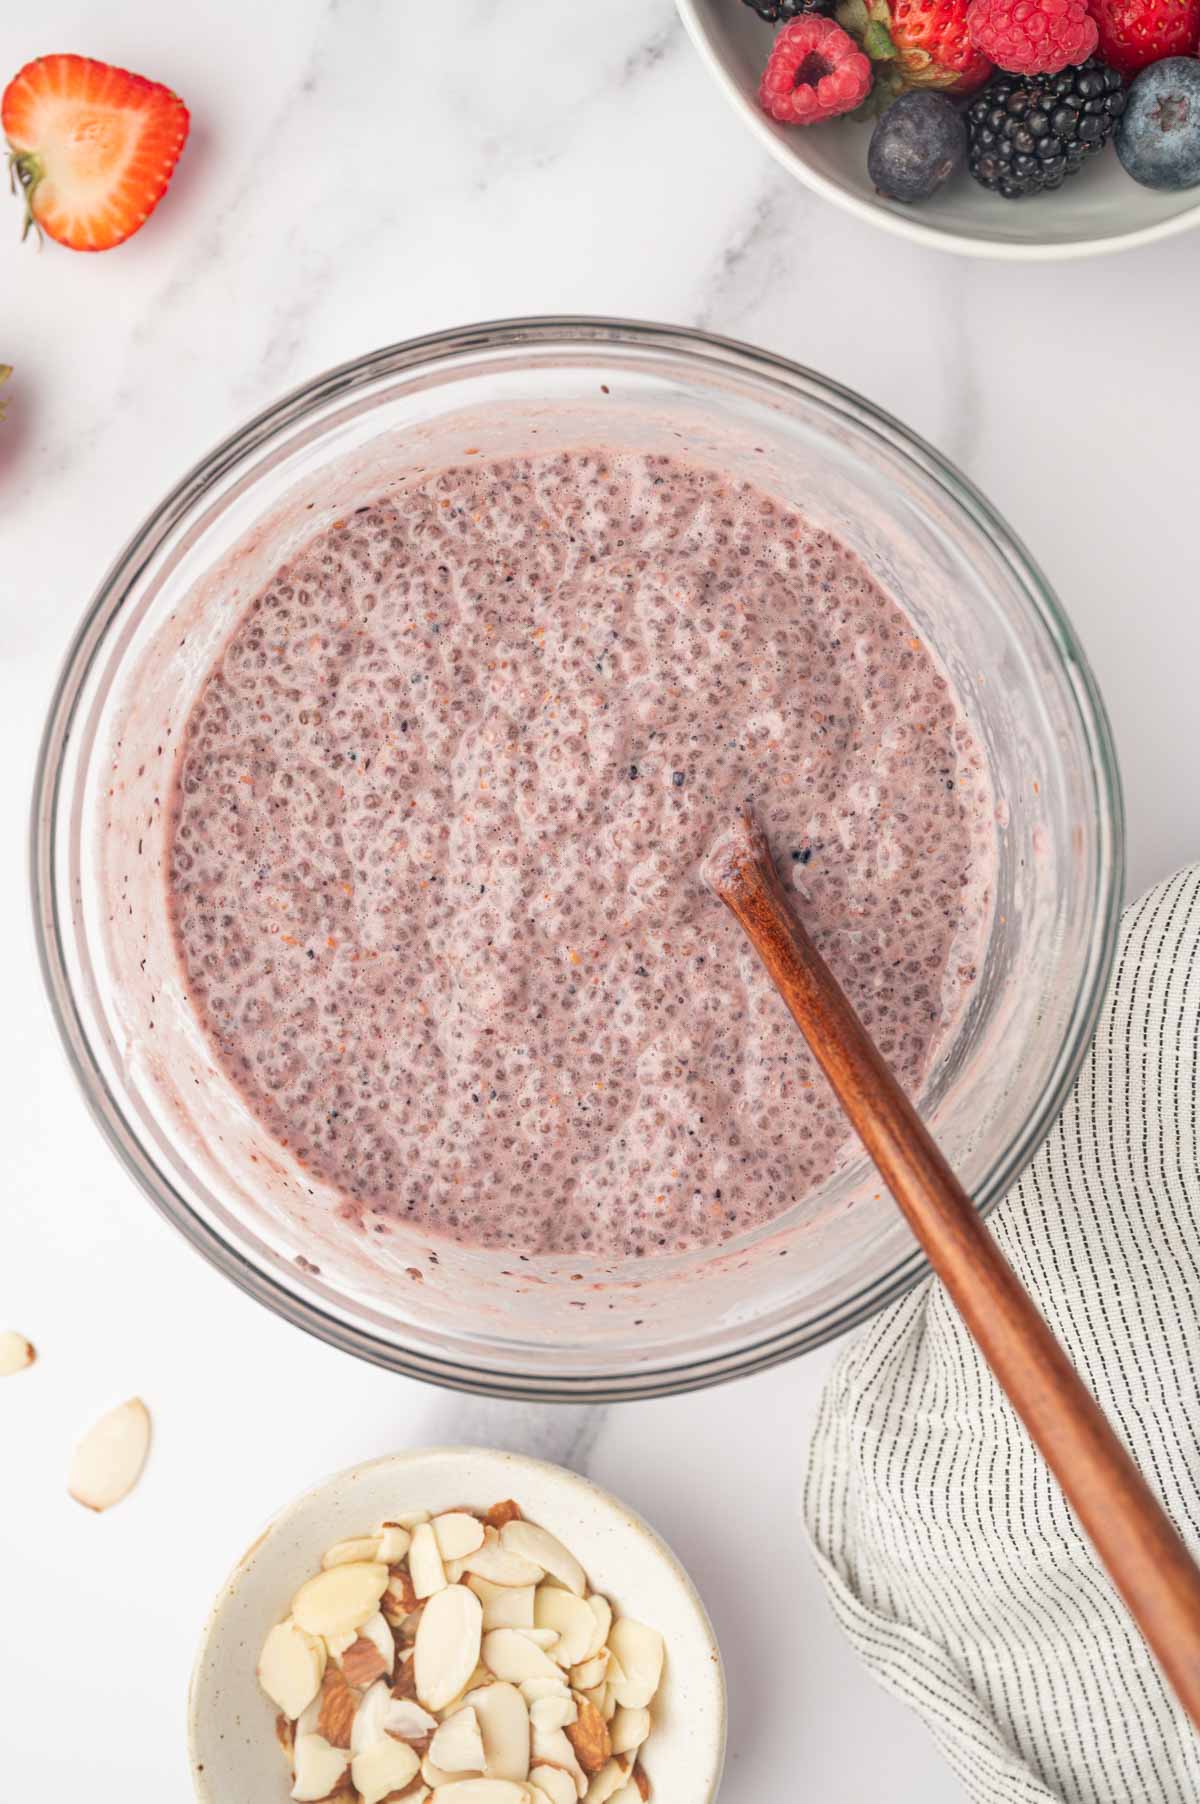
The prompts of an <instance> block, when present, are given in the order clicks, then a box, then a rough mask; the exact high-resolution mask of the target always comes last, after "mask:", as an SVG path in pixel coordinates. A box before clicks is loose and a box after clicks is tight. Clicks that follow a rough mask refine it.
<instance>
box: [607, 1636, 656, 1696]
mask: <svg viewBox="0 0 1200 1804" xmlns="http://www.w3.org/2000/svg"><path fill="white" fill-rule="evenodd" d="M608 1646H609V1650H610V1652H611V1653H612V1656H613V1659H614V1660H615V1661H616V1662H617V1664H618V1666H619V1667H620V1668H621V1672H620V1674H619V1675H618V1674H611V1675H610V1678H611V1681H612V1687H613V1695H614V1696H615V1698H616V1701H617V1703H618V1704H624V1705H625V1706H626V1707H627V1708H628V1709H630V1710H642V1709H644V1708H645V1706H646V1705H647V1704H648V1703H649V1702H650V1700H651V1698H652V1697H653V1696H654V1694H655V1692H656V1691H657V1690H658V1686H659V1681H660V1680H661V1678H662V1668H663V1638H662V1636H661V1635H660V1634H659V1632H658V1630H657V1629H648V1628H647V1627H646V1625H645V1623H644V1622H635V1621H634V1619H633V1617H632V1616H619V1617H618V1618H617V1620H616V1622H614V1623H613V1626H612V1629H611V1630H610V1631H609V1637H608Z"/></svg>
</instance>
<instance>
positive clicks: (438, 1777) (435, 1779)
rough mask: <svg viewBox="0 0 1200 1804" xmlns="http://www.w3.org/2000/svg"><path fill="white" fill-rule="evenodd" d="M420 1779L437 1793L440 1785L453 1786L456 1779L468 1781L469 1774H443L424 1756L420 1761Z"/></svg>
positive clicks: (438, 1767)
mask: <svg viewBox="0 0 1200 1804" xmlns="http://www.w3.org/2000/svg"><path fill="white" fill-rule="evenodd" d="M421 1777H422V1779H423V1780H424V1781H425V1784H426V1785H432V1787H433V1789H434V1791H437V1789H438V1787H439V1786H440V1785H453V1784H454V1781H455V1780H456V1779H469V1778H470V1777H471V1775H470V1773H444V1772H443V1771H442V1769H441V1767H440V1766H438V1765H437V1764H436V1762H434V1761H432V1760H431V1759H430V1758H429V1755H428V1754H426V1755H425V1756H424V1758H423V1759H422V1761H421Z"/></svg>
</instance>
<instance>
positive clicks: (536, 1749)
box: [530, 1724, 588, 1798]
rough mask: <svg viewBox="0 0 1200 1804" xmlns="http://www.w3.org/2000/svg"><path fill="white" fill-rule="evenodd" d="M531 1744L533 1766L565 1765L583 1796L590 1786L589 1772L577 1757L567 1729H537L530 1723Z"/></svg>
mask: <svg viewBox="0 0 1200 1804" xmlns="http://www.w3.org/2000/svg"><path fill="white" fill-rule="evenodd" d="M530 1730H531V1733H530V1746H531V1748H532V1751H533V1759H532V1762H531V1767H532V1766H542V1765H546V1766H561V1767H565V1769H566V1770H567V1772H568V1773H569V1774H570V1775H571V1778H572V1780H573V1782H574V1785H575V1790H576V1792H577V1794H578V1795H579V1797H581V1798H582V1796H583V1794H584V1792H585V1791H586V1790H587V1788H588V1781H587V1774H586V1773H585V1772H584V1770H583V1768H582V1767H581V1766H580V1764H579V1762H578V1760H577V1759H576V1758H575V1750H574V1748H573V1747H572V1746H571V1744H570V1742H569V1741H568V1740H567V1732H566V1730H565V1729H537V1728H534V1727H533V1726H532V1724H531V1725H530Z"/></svg>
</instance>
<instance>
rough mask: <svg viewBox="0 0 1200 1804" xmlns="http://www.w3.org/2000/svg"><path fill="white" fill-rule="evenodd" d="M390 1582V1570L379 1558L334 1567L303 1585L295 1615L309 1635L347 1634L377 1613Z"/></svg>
mask: <svg viewBox="0 0 1200 1804" xmlns="http://www.w3.org/2000/svg"><path fill="white" fill-rule="evenodd" d="M387 1582H388V1569H387V1567H386V1566H384V1565H382V1564H381V1563H380V1562H379V1561H378V1560H371V1561H358V1562H356V1563H355V1564H354V1565H351V1566H331V1567H330V1568H329V1570H328V1572H318V1573H317V1575H316V1577H315V1578H310V1579H309V1580H308V1582H307V1584H304V1585H301V1587H300V1589H299V1591H297V1593H296V1595H295V1597H294V1598H293V1599H292V1615H293V1616H294V1617H295V1619H296V1621H297V1622H298V1623H299V1625H300V1627H301V1628H302V1629H307V1630H308V1633H309V1634H310V1635H344V1634H345V1633H346V1632H347V1630H349V1629H360V1628H361V1627H362V1625H363V1623H364V1622H366V1621H367V1620H368V1618H369V1617H372V1616H374V1614H375V1612H376V1610H377V1609H378V1608H379V1600H380V1598H381V1597H382V1596H383V1593H384V1590H385V1589H386V1586H387Z"/></svg>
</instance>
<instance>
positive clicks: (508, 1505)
mask: <svg viewBox="0 0 1200 1804" xmlns="http://www.w3.org/2000/svg"><path fill="white" fill-rule="evenodd" d="M483 1519H484V1521H485V1522H486V1523H487V1525H488V1527H489V1528H503V1527H504V1524H505V1523H506V1522H519V1521H520V1520H521V1511H520V1507H519V1505H518V1504H516V1503H514V1502H513V1500H512V1498H511V1497H505V1498H504V1499H503V1501H502V1502H500V1503H494V1504H493V1505H492V1507H491V1509H490V1510H487V1511H486V1512H485V1513H484V1518H483Z"/></svg>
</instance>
